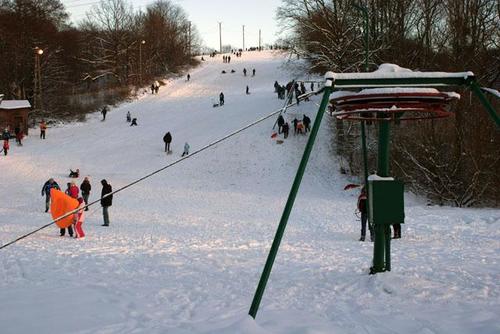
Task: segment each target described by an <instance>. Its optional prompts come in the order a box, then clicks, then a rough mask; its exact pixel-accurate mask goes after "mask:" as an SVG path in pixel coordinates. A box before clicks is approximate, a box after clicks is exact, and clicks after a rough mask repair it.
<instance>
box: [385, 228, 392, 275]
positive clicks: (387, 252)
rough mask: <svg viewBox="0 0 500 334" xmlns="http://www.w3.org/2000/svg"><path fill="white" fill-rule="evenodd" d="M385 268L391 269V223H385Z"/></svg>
mask: <svg viewBox="0 0 500 334" xmlns="http://www.w3.org/2000/svg"><path fill="white" fill-rule="evenodd" d="M385 270H387V271H391V225H385Z"/></svg>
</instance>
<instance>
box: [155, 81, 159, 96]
mask: <svg viewBox="0 0 500 334" xmlns="http://www.w3.org/2000/svg"><path fill="white" fill-rule="evenodd" d="M159 90H160V83H159V82H158V81H155V94H158V91H159Z"/></svg>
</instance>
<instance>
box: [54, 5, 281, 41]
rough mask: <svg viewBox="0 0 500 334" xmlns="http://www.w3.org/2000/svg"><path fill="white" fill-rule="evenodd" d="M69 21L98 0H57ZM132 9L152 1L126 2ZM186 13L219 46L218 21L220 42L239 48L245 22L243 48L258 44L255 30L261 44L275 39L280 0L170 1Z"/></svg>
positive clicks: (83, 15)
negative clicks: (220, 25)
mask: <svg viewBox="0 0 500 334" xmlns="http://www.w3.org/2000/svg"><path fill="white" fill-rule="evenodd" d="M61 1H62V3H63V4H64V5H65V6H66V8H67V10H68V11H69V12H70V14H71V19H72V21H73V22H78V21H79V20H81V19H82V18H84V17H85V12H86V11H88V10H89V9H90V8H91V7H92V5H95V4H97V3H98V2H99V1H98V0H61ZM129 2H130V3H132V5H133V6H134V8H136V9H138V8H140V9H143V8H145V7H146V6H147V5H148V4H150V3H153V2H154V0H134V1H129ZM172 2H173V3H175V4H178V5H179V6H181V7H182V8H183V9H184V10H185V11H186V13H187V14H188V18H189V20H190V21H191V22H192V23H193V24H194V25H195V26H196V27H197V29H198V31H199V33H200V36H201V38H202V39H203V41H204V43H205V45H206V46H209V47H212V48H215V49H219V24H218V22H222V44H223V45H226V44H231V45H232V46H234V47H238V48H239V47H241V46H242V43H243V41H242V40H243V33H242V26H243V25H245V47H250V46H258V44H259V29H261V31H262V44H266V43H273V42H274V41H275V40H276V39H277V36H276V34H277V32H278V27H277V23H276V21H275V15H276V9H277V8H278V6H279V5H280V3H281V0H172Z"/></svg>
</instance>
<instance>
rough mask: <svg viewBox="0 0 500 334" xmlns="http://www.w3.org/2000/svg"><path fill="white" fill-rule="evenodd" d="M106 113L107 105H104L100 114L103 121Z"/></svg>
mask: <svg viewBox="0 0 500 334" xmlns="http://www.w3.org/2000/svg"><path fill="white" fill-rule="evenodd" d="M107 113H108V107H107V106H104V107H103V108H102V110H101V114H102V120H103V121H105V120H106V114H107Z"/></svg>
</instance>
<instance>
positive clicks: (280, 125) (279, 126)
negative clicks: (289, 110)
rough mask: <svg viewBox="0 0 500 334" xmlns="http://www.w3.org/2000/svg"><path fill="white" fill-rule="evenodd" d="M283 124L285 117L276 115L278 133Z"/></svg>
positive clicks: (281, 129)
mask: <svg viewBox="0 0 500 334" xmlns="http://www.w3.org/2000/svg"><path fill="white" fill-rule="evenodd" d="M283 124H285V119H284V118H283V115H279V116H278V134H280V133H281V132H282V131H283Z"/></svg>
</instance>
